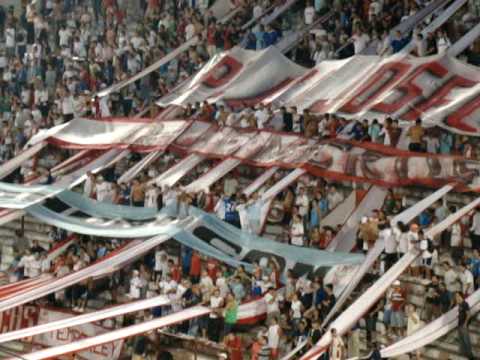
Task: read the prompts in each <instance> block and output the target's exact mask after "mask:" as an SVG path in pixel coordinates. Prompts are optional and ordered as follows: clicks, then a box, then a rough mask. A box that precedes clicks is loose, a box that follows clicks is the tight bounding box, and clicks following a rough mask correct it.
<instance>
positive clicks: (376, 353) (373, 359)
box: [368, 342, 383, 360]
mask: <svg viewBox="0 0 480 360" xmlns="http://www.w3.org/2000/svg"><path fill="white" fill-rule="evenodd" d="M382 359H383V358H382V355H381V354H380V348H379V346H378V343H377V342H374V343H373V350H372V352H371V354H370V356H369V357H368V360H382Z"/></svg>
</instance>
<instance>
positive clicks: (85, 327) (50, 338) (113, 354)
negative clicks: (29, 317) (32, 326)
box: [22, 308, 123, 360]
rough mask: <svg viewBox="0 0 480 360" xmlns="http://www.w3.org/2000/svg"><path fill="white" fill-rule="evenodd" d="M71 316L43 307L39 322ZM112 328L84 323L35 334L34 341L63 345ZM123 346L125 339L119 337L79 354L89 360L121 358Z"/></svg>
mask: <svg viewBox="0 0 480 360" xmlns="http://www.w3.org/2000/svg"><path fill="white" fill-rule="evenodd" d="M71 317H72V314H71V313H69V312H61V311H58V310H51V309H45V308H41V309H40V312H39V314H38V323H39V324H48V323H54V322H58V321H61V320H65V319H69V318H71ZM112 330H113V328H106V327H104V326H101V325H98V324H95V323H84V324H82V325H77V326H71V327H64V328H62V329H57V330H54V331H50V332H47V333H43V334H40V335H35V336H34V337H33V343H34V344H37V345H41V346H43V347H53V346H61V345H66V344H70V343H72V342H75V341H79V340H81V339H84V338H88V337H91V336H98V335H100V334H105V333H109V332H111V331H112ZM122 346H123V339H119V340H116V341H114V342H110V343H106V344H101V345H98V346H95V347H92V348H89V349H86V350H83V351H79V352H78V355H80V356H81V357H82V358H84V359H88V360H115V359H118V358H119V356H120V353H121V351H122ZM40 351H42V350H40ZM22 357H23V355H22Z"/></svg>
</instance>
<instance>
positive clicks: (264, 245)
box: [190, 207, 365, 268]
mask: <svg viewBox="0 0 480 360" xmlns="http://www.w3.org/2000/svg"><path fill="white" fill-rule="evenodd" d="M190 214H191V215H194V216H195V217H197V218H199V219H201V221H202V222H203V223H204V225H205V226H206V227H208V228H209V229H210V230H212V231H213V232H215V233H217V234H219V235H221V236H222V237H224V238H225V239H227V240H228V241H230V242H232V243H234V244H237V245H239V246H241V247H242V248H246V249H248V250H249V251H250V250H257V251H261V252H268V253H271V254H275V255H278V256H281V257H283V258H284V259H285V260H287V261H292V262H295V263H301V264H306V265H312V266H313V267H314V268H317V267H320V266H334V265H355V264H361V263H362V262H363V260H364V259H365V256H364V255H363V254H353V253H346V252H331V251H324V250H317V249H312V248H307V247H300V246H294V245H288V244H283V243H280V242H278V241H273V240H269V239H266V238H263V237H260V236H257V235H254V234H249V233H247V232H245V231H242V230H241V229H238V228H236V227H235V226H232V225H230V224H228V223H226V222H224V221H222V220H220V219H219V218H217V217H216V216H214V215H212V214H209V213H206V212H204V211H202V210H200V209H197V208H195V207H191V208H190Z"/></svg>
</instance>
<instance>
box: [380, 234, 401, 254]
mask: <svg viewBox="0 0 480 360" xmlns="http://www.w3.org/2000/svg"><path fill="white" fill-rule="evenodd" d="M378 237H379V238H380V239H383V241H384V242H385V252H386V253H387V254H396V253H397V238H396V236H395V234H394V233H393V230H392V229H390V228H387V229H383V230H381V231H380V232H379V234H378Z"/></svg>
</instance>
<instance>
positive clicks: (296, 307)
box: [290, 300, 302, 319]
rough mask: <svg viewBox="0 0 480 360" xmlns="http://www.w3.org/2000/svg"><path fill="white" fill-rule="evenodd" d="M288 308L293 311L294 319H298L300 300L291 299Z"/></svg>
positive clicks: (300, 308) (300, 314)
mask: <svg viewBox="0 0 480 360" xmlns="http://www.w3.org/2000/svg"><path fill="white" fill-rule="evenodd" d="M290 308H291V309H292V312H293V316H292V317H293V318H294V319H300V318H301V317H302V302H301V301H300V300H297V301H292V304H291V305H290Z"/></svg>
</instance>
